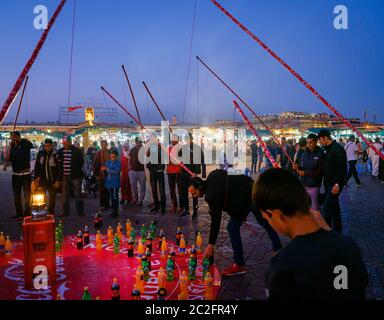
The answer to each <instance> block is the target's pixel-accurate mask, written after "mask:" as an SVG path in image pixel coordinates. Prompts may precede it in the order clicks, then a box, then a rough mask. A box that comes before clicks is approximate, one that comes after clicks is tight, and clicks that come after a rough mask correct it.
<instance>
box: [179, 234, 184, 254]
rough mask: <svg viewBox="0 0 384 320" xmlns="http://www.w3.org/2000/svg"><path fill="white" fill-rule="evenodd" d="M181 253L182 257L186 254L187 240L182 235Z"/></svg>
mask: <svg viewBox="0 0 384 320" xmlns="http://www.w3.org/2000/svg"><path fill="white" fill-rule="evenodd" d="M179 253H180V254H181V255H184V254H185V239H184V235H181V237H180V246H179Z"/></svg>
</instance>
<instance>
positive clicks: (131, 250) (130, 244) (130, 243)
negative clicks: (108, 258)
mask: <svg viewBox="0 0 384 320" xmlns="http://www.w3.org/2000/svg"><path fill="white" fill-rule="evenodd" d="M134 243H135V242H134V241H133V239H132V238H129V240H128V246H127V248H128V251H127V254H128V257H129V258H133V257H134V247H133V246H134Z"/></svg>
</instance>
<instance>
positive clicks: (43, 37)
mask: <svg viewBox="0 0 384 320" xmlns="http://www.w3.org/2000/svg"><path fill="white" fill-rule="evenodd" d="M65 2H66V0H61V2H60V4H59V6H58V7H57V9H56V11H55V12H54V14H53V16H52V18H51V19H50V20H49V23H48V26H47V29H45V30H44V32H43V34H42V35H41V38H40V40H39V42H38V43H37V45H36V47H35V49H34V50H33V53H32V55H31V57H30V58H29V60H28V62H27V64H26V65H25V67H24V68H23V70H22V71H21V73H20V75H19V77H18V78H17V81H16V83H15V84H14V86H13V88H12V90H11V92H10V93H9V96H8V98H7V100H6V101H5V103H4V105H3V107H2V108H1V110H0V125H1V124H2V123H3V121H4V119H5V117H6V116H7V114H8V112H9V110H10V107H11V105H12V103H13V101H14V100H15V97H16V95H17V93H18V92H19V90H20V88H21V86H22V84H23V81H24V80H25V78H26V76H27V74H28V72H29V70H30V69H31V67H32V65H33V63H34V62H35V60H36V58H37V56H38V55H39V53H40V50H41V48H42V47H43V45H44V42H45V40H46V39H47V36H48V34H49V31H50V30H51V28H52V26H53V24H54V23H55V21H56V19H57V17H58V15H59V14H60V12H61V10H62V9H63V7H64V5H65Z"/></svg>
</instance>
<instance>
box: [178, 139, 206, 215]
mask: <svg viewBox="0 0 384 320" xmlns="http://www.w3.org/2000/svg"><path fill="white" fill-rule="evenodd" d="M185 142H186V144H185V145H183V146H182V147H181V150H180V151H179V156H180V157H181V159H182V162H183V164H184V165H185V166H186V167H187V168H188V169H189V170H191V171H192V173H194V174H195V175H200V174H201V175H202V177H203V179H205V178H206V174H207V169H206V165H205V160H204V152H203V150H202V148H201V147H200V146H199V145H197V144H195V143H193V135H192V134H191V133H189V134H188V136H187V137H186V141H185ZM180 181H181V183H180V186H181V198H180V207H182V208H183V209H184V212H183V213H181V216H182V217H185V216H189V195H188V188H189V186H190V185H191V176H190V174H189V173H188V172H186V171H185V170H184V169H183V168H181V174H180ZM192 201H193V215H192V219H195V218H197V212H198V203H199V199H198V198H197V197H193V198H192Z"/></svg>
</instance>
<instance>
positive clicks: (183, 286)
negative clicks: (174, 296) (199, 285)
mask: <svg viewBox="0 0 384 320" xmlns="http://www.w3.org/2000/svg"><path fill="white" fill-rule="evenodd" d="M188 285H189V281H188V276H187V273H186V272H185V271H183V273H182V274H181V276H180V294H179V296H178V298H179V300H188V299H189V295H188Z"/></svg>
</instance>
